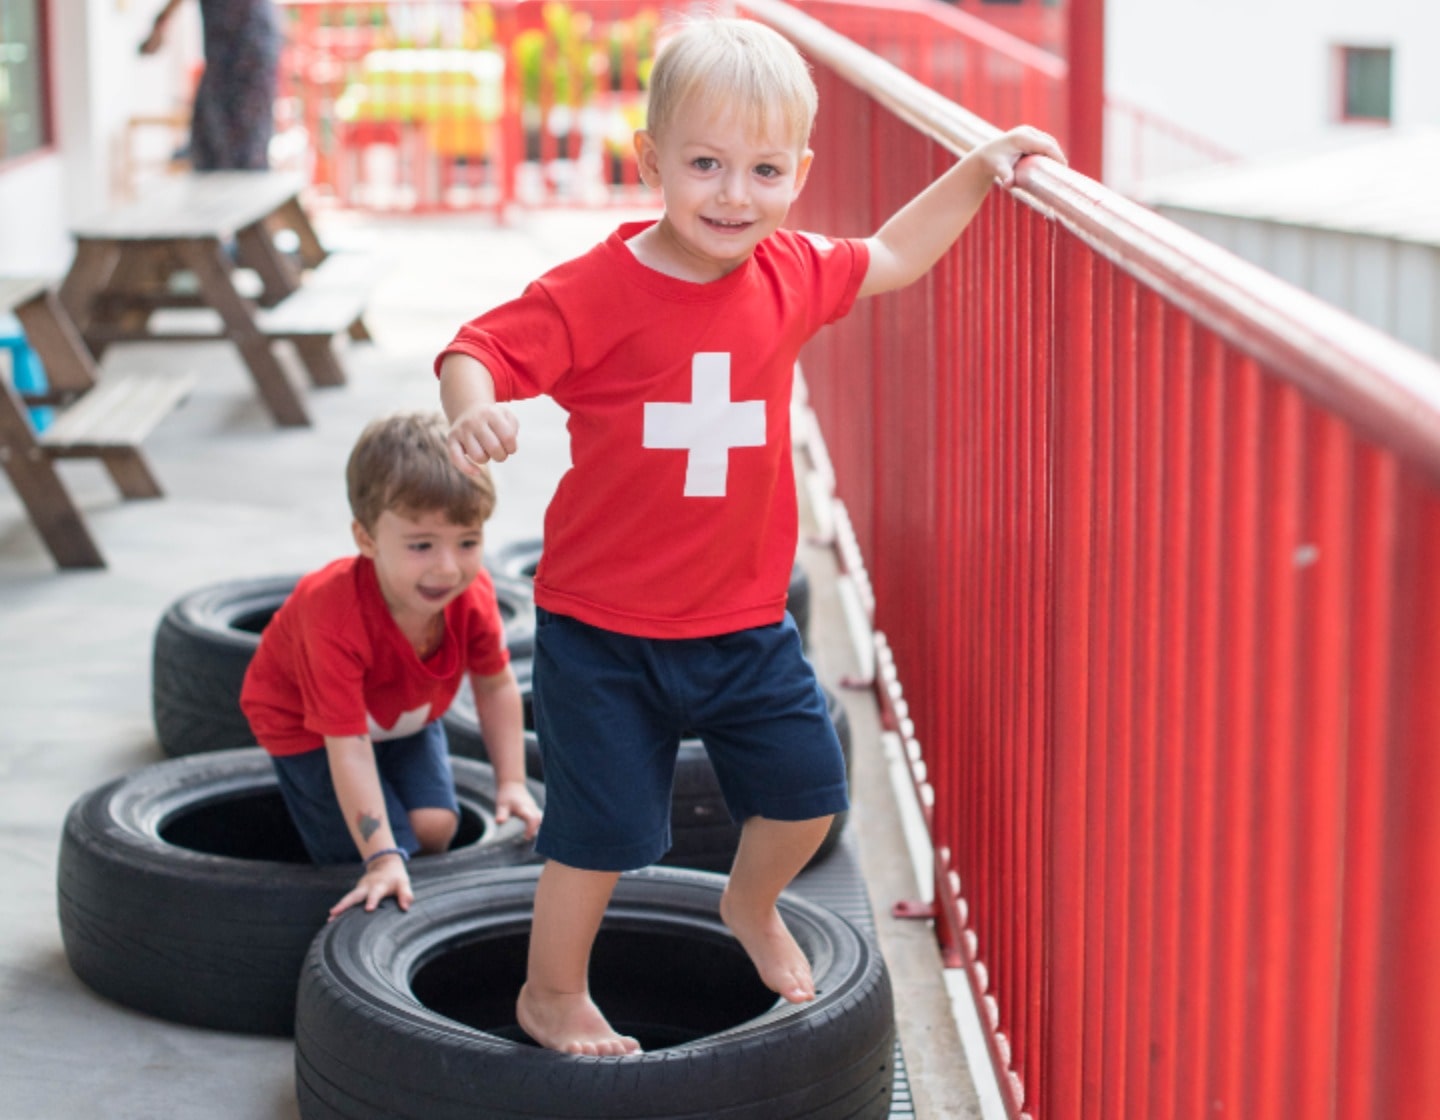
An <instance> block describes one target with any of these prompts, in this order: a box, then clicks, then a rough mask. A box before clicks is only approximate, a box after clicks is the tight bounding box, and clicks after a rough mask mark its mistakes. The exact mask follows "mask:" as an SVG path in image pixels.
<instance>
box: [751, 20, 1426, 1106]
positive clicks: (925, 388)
mask: <svg viewBox="0 0 1440 1120" xmlns="http://www.w3.org/2000/svg"><path fill="white" fill-rule="evenodd" d="M825 6H826V7H827V8H828V7H829V5H825ZM809 7H810V8H811V10H815V7H817V5H809ZM747 8H749V9H750V10H751V11H752V12H754V13H755V14H756V15H758V16H759V17H760V18H764V19H766V20H768V21H770V22H772V23H774V24H775V25H776V26H777V27H779V28H780V29H781V30H782V31H784V32H785V33H786V34H787V35H789V36H791V37H792V38H793V39H795V40H796V41H797V42H798V43H799V44H800V45H801V46H802V48H803V49H804V51H805V52H806V54H807V55H808V57H810V58H811V59H812V60H813V61H814V62H815V63H816V65H817V68H818V75H817V77H818V80H819V82H820V84H821V106H822V109H821V113H820V118H819V123H818V126H817V129H818V130H817V135H816V138H815V148H816V151H817V158H816V166H815V170H814V173H813V174H812V175H811V178H810V181H809V184H808V185H807V188H806V192H805V195H804V196H803V198H802V200H801V203H800V207H799V210H798V211H797V213H796V215H795V217H796V219H797V221H798V222H799V223H800V224H801V225H804V226H809V227H811V228H816V229H823V230H825V231H826V232H829V233H837V234H851V235H865V234H868V233H870V232H872V231H873V230H874V229H876V228H877V227H878V226H879V224H880V223H881V221H882V220H883V219H884V218H885V217H886V216H888V214H889V213H890V212H891V211H892V210H893V209H894V208H895V207H896V206H897V205H899V204H900V203H902V202H903V201H905V200H906V199H907V198H909V197H910V196H911V195H912V194H914V193H915V192H916V191H917V190H918V189H920V188H921V187H922V186H923V185H924V184H926V183H928V182H929V181H930V180H931V178H933V176H934V175H936V174H937V173H938V172H939V171H940V170H941V169H943V168H944V167H945V166H948V165H949V164H950V163H951V162H952V161H953V158H954V155H955V154H956V153H958V152H962V151H964V150H967V149H968V148H969V147H970V146H972V145H973V144H975V143H977V142H979V141H980V140H982V139H983V138H985V137H986V136H988V135H992V134H993V129H992V128H991V126H989V125H987V124H985V123H984V122H983V121H981V120H978V119H976V118H975V117H973V116H971V115H970V114H968V113H966V112H964V111H962V110H960V109H958V108H957V107H956V106H955V105H953V104H951V103H949V102H948V101H946V100H945V99H943V98H941V97H940V96H938V95H937V94H935V93H933V92H932V91H930V90H928V89H925V88H923V87H921V86H920V85H918V84H917V83H915V82H914V81H912V80H910V79H909V78H907V77H906V76H905V75H904V74H902V73H900V72H898V71H897V70H895V69H893V68H891V67H890V66H887V65H886V64H884V63H882V62H880V61H878V60H877V59H875V58H873V57H872V56H870V55H868V54H867V53H865V52H864V51H861V50H859V49H857V48H855V47H853V46H852V45H850V44H848V43H846V42H845V41H844V40H842V39H839V38H837V37H836V36H834V35H833V34H831V33H829V32H827V31H826V30H825V29H824V28H823V27H821V26H819V25H818V24H817V23H815V22H814V21H813V20H810V19H807V18H805V17H804V16H800V15H797V14H795V13H794V11H793V10H792V9H788V8H786V7H784V6H783V5H780V4H777V3H774V2H772V0H751V2H750V3H749V4H748V5H747ZM827 19H828V16H827ZM882 33H883V29H877V30H876V34H877V35H879V34H882ZM881 53H888V52H886V51H882V52H881ZM1015 120H1016V118H1015V117H1014V116H1013V115H1006V116H1005V117H1004V118H1002V120H1001V123H1004V124H1007V125H1008V124H1011V123H1014V122H1015ZM1019 184H1020V186H1019V189H1017V190H1015V191H1013V192H1009V193H1001V192H995V193H994V194H993V195H992V197H991V198H990V199H989V200H987V202H986V204H985V207H984V208H983V209H982V211H981V213H980V215H979V216H978V217H977V219H976V221H975V223H974V225H973V226H972V227H971V229H970V230H969V231H967V233H966V235H965V237H964V238H963V239H962V241H961V243H960V244H959V246H958V247H957V248H956V249H955V250H954V251H952V252H951V253H949V254H948V255H947V256H946V257H945V259H944V260H943V261H942V262H941V264H940V265H939V266H938V267H937V268H936V269H935V270H934V271H933V272H932V274H931V275H930V276H928V277H927V278H926V279H925V280H923V281H921V282H919V283H917V284H915V285H913V286H912V287H911V288H909V289H907V290H905V291H903V292H899V293H894V294H892V295H890V296H886V297H884V298H882V299H878V300H875V301H871V302H870V303H869V304H867V305H863V306H862V307H861V308H858V309H857V310H856V311H855V312H854V313H853V314H852V315H850V316H849V317H848V318H847V319H846V320H845V321H843V322H842V323H840V324H838V325H837V326H836V327H834V328H832V329H831V330H829V331H828V332H826V333H824V334H822V335H821V336H820V337H819V338H817V340H816V341H815V343H814V344H812V346H811V347H810V349H809V350H808V351H807V353H806V355H805V358H804V363H805V370H806V380H807V384H808V386H809V391H810V400H811V404H812V405H813V408H814V412H815V415H816V417H817V418H818V422H819V425H820V427H821V428H822V429H823V432H824V437H825V440H826V443H827V444H828V448H829V456H828V457H829V459H830V460H831V461H832V462H833V464H834V467H833V469H834V474H835V476H836V479H837V483H836V486H837V489H836V493H837V494H838V498H837V500H836V510H835V512H836V517H835V521H836V523H837V524H839V525H841V526H842V527H843V526H846V525H853V531H854V534H855V539H854V540H853V541H851V542H849V543H848V544H847V542H846V541H845V539H844V538H843V536H842V538H841V540H840V541H839V542H837V543H838V544H840V545H841V548H840V554H841V557H842V560H844V559H847V558H848V560H849V562H850V563H852V564H853V563H854V562H855V561H854V558H855V557H856V556H857V555H858V556H861V557H863V560H864V563H865V564H866V565H867V566H868V572H867V573H864V575H865V576H866V577H867V579H868V583H869V584H870V585H871V586H873V589H874V590H873V595H874V602H873V623H874V626H875V633H874V644H875V653H876V662H877V665H878V670H877V680H876V683H877V691H878V695H879V697H880V700H881V704H882V708H883V710H884V712H885V715H886V720H887V723H888V724H889V726H890V727H891V728H892V729H893V730H894V731H896V732H897V733H898V734H899V735H900V736H901V737H902V739H903V740H904V744H905V748H906V749H905V752H904V753H905V755H906V757H907V758H908V759H909V760H910V764H911V768H912V775H913V777H914V780H915V784H916V787H917V792H918V794H919V798H918V800H919V804H920V805H921V806H922V809H923V811H924V812H925V814H926V818H927V821H928V825H929V829H930V833H931V839H932V841H933V844H934V848H935V856H936V860H935V867H936V872H935V883H934V890H935V914H934V916H935V919H936V926H937V932H938V934H939V937H940V940H941V943H942V948H943V949H944V950H945V951H946V953H947V956H948V957H949V959H950V960H951V961H952V962H953V963H955V964H958V965H961V966H963V967H964V968H965V969H966V971H967V973H968V975H969V978H970V981H971V984H972V987H973V988H974V990H975V992H976V994H977V997H978V998H977V1002H978V1003H979V1004H980V1006H981V1007H982V1008H983V1009H984V1012H985V1016H984V1017H985V1018H986V1020H987V1022H986V1026H987V1028H988V1032H989V1040H990V1044H991V1050H992V1055H993V1057H994V1060H995V1064H996V1066H997V1068H998V1069H999V1070H1000V1071H1002V1074H1003V1076H1002V1079H1001V1080H1002V1087H1003V1091H1004V1093H1005V1095H1006V1103H1007V1107H1008V1109H1009V1111H1010V1112H1011V1114H1012V1115H1015V1116H1019V1115H1028V1116H1031V1117H1034V1118H1036V1120H1074V1118H1091V1117H1093V1118H1097V1120H1112V1118H1115V1117H1127V1118H1128V1117H1145V1118H1146V1120H1165V1118H1187V1120H1189V1118H1196V1120H1198V1118H1200V1117H1214V1116H1239V1117H1244V1118H1246V1120H1272V1118H1273V1120H1280V1118H1282V1117H1284V1118H1286V1120H1290V1118H1294V1117H1304V1118H1306V1120H1309V1118H1311V1117H1326V1118H1327V1120H1331V1118H1333V1120H1373V1118H1375V1117H1399V1116H1407V1117H1408V1116H1415V1117H1420V1116H1436V1115H1440V1044H1437V1039H1440V812H1437V811H1436V809H1435V806H1436V804H1440V687H1437V682H1436V681H1435V679H1434V678H1435V673H1436V666H1440V579H1437V578H1436V573H1437V572H1440V367H1437V366H1436V365H1435V364H1434V363H1432V362H1430V361H1428V360H1427V359H1425V358H1423V357H1421V356H1420V355H1419V354H1417V353H1416V352H1414V351H1411V350H1409V349H1407V348H1404V347H1402V346H1400V345H1399V344H1398V343H1395V342H1393V341H1391V340H1389V339H1387V338H1385V337H1383V336H1381V335H1379V334H1377V333H1375V332H1373V331H1371V330H1369V329H1368V328H1365V327H1363V326H1361V325H1360V324H1358V323H1356V322H1354V321H1353V320H1350V319H1348V318H1346V317H1344V316H1343V315H1341V314H1340V313H1339V312H1337V311H1335V310H1333V309H1330V308H1328V307H1326V306H1324V305H1322V304H1320V303H1318V302H1317V301H1315V300H1313V299H1312V298H1310V297H1309V296H1306V295H1304V294H1303V293H1300V292H1298V291H1296V290H1294V289H1292V288H1289V287H1288V286H1286V285H1284V284H1282V283H1281V282H1279V281H1277V280H1275V279H1273V278H1271V277H1269V276H1267V275H1266V274H1263V273H1261V272H1259V271H1257V270H1255V269H1253V268H1251V267H1249V266H1247V265H1245V264H1243V263H1241V262H1240V261H1238V260H1236V259H1235V258H1233V257H1231V256H1229V255H1228V254H1226V253H1224V252H1222V251H1221V250H1219V249H1217V248H1215V247H1213V246H1211V245H1209V244H1207V243H1206V242H1204V241H1201V240H1200V239H1198V238H1196V237H1194V236H1192V235H1189V234H1187V233H1185V232H1184V231H1182V230H1180V229H1179V228H1177V227H1175V226H1174V225H1172V224H1170V223H1168V222H1166V221H1164V220H1163V219H1160V218H1158V217H1157V216H1155V215H1153V214H1151V213H1149V212H1147V211H1145V210H1143V209H1141V208H1139V207H1136V206H1134V205H1131V204H1129V203H1127V202H1126V201H1125V200H1123V199H1121V198H1120V197H1118V196H1117V195H1115V194H1113V193H1111V192H1109V191H1107V190H1106V189H1104V188H1103V187H1100V186H1099V185H1097V184H1095V183H1093V182H1090V181H1089V180H1086V179H1083V178H1082V177H1080V176H1078V175H1076V174H1074V173H1071V172H1069V171H1067V170H1066V169H1063V168H1059V167H1056V166H1055V165H1053V164H1049V163H1048V162H1045V161H1038V160H1032V161H1027V163H1026V164H1025V165H1024V166H1023V167H1022V168H1021V171H1020V176H1019ZM901 681H903V692H902V690H901V685H900V682H901Z"/></svg>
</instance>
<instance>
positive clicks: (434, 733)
mask: <svg viewBox="0 0 1440 1120" xmlns="http://www.w3.org/2000/svg"><path fill="white" fill-rule="evenodd" d="M374 746H375V768H376V770H378V771H379V773H380V789H381V791H382V792H383V793H384V795H385V815H386V817H388V818H389V821H390V831H391V832H392V833H393V834H394V836H395V843H396V845H397V846H399V847H401V848H404V849H405V850H406V851H407V852H409V853H410V854H411V855H412V856H413V855H414V854H415V853H416V852H418V851H419V850H420V841H419V840H417V839H416V838H415V832H414V830H413V829H412V828H411V827H410V810H411V809H449V810H450V811H451V812H452V813H457V814H458V813H459V812H460V803H459V802H458V801H457V800H456V799H455V775H454V774H453V773H452V772H451V770H450V744H449V742H448V741H447V740H446V738H445V727H444V725H443V724H442V723H441V722H440V721H439V720H436V721H435V722H433V723H429V724H426V725H425V727H423V728H421V729H420V730H419V731H417V732H416V733H415V734H414V735H408V736H406V737H405V738H403V739H387V740H385V741H384V742H380V743H376V744H375V745H374ZM270 761H271V762H272V763H274V765H275V774H276V776H277V777H278V778H279V779H280V795H281V796H282V797H283V798H284V799H285V806H286V808H288V809H289V810H290V819H291V820H292V821H294V822H295V827H296V828H297V829H298V830H299V832H300V839H301V840H303V841H305V850H306V851H307V852H309V853H310V858H311V859H313V860H314V861H315V862H316V863H355V862H357V861H358V860H359V859H360V850H359V849H358V848H356V847H355V841H354V840H352V839H351V838H350V828H349V826H348V825H347V824H346V823H345V816H344V814H343V813H342V812H341V811H340V801H339V799H338V798H337V797H336V796H335V783H334V781H332V780H331V778H330V756H329V755H328V754H327V753H326V751H325V748H324V747H321V748H320V749H319V750H313V751H306V752H305V753H304V754H288V755H271V757H270Z"/></svg>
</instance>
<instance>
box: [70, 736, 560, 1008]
mask: <svg viewBox="0 0 1440 1120" xmlns="http://www.w3.org/2000/svg"><path fill="white" fill-rule="evenodd" d="M454 770H455V785H456V793H457V794H458V796H459V800H460V806H461V831H460V833H459V835H458V836H457V839H456V845H455V846H454V847H452V849H451V850H450V851H448V852H444V853H441V854H439V855H434V856H426V857H423V858H417V859H415V860H413V861H412V862H411V864H410V875H411V880H412V882H413V883H414V885H415V887H416V889H417V891H424V890H426V889H428V887H429V885H430V884H431V883H432V882H433V881H434V880H436V879H437V878H441V877H444V876H446V875H450V874H455V873H459V872H474V871H477V870H481V869H486V868H498V867H512V866H516V865H520V864H524V863H533V862H535V860H536V858H537V857H536V856H535V855H534V854H533V847H532V845H531V842H530V841H529V840H527V839H526V838H525V834H524V829H523V826H522V825H521V824H520V823H519V822H518V821H507V822H506V823H505V824H503V825H498V826H497V825H496V824H495V820H494V810H495V800H494V790H495V776H494V772H493V771H492V770H491V768H490V767H489V766H486V765H485V764H483V763H479V762H475V761H473V760H470V759H456V760H454ZM531 792H532V794H533V795H534V796H535V797H536V799H537V800H538V801H540V802H541V804H543V803H544V801H543V799H544V789H543V787H541V786H540V785H539V784H538V783H532V786H531ZM357 868H358V865H357V864H348V865H343V866H333V867H317V866H315V865H313V864H311V863H309V862H308V860H307V859H306V857H305V854H304V849H303V846H302V845H301V843H300V837H299V834H298V833H296V832H295V827H294V825H293V824H291V823H290V818H289V816H288V814H287V813H286V810H285V807H284V802H283V800H282V799H281V797H280V789H279V785H278V784H277V782H276V779H275V771H274V767H273V766H272V765H271V764H270V759H269V756H268V755H266V753H265V752H264V751H263V750H261V749H260V748H259V747H250V748H242V749H237V750H228V751H212V752H207V753H205V754H200V755H195V756H193V757H190V758H183V759H169V760H166V761H163V762H158V763H155V764H153V765H150V766H146V767H142V768H140V769H139V770H136V771H134V772H132V773H131V774H129V775H127V776H125V777H123V778H120V779H118V780H116V781H113V782H109V783H107V784H106V785H103V786H100V787H99V788H97V789H94V790H92V791H90V792H89V793H86V794H84V795H83V796H81V797H80V798H79V799H78V800H77V801H76V802H75V804H74V805H73V806H72V807H71V809H70V812H69V814H68V815H67V816H66V818H65V826H64V829H63V832H62V834H61V841H60V858H59V872H58V882H57V894H58V899H59V912H60V933H61V939H62V941H63V942H64V946H65V955H66V957H67V958H68V959H69V962H70V967H71V968H72V969H73V970H74V972H75V974H76V975H77V976H78V977H79V978H80V979H81V980H82V981H84V982H85V983H86V984H87V985H89V986H90V987H91V988H93V989H94V990H95V991H96V992H98V993H100V994H101V995H103V996H106V997H108V998H110V999H113V1000H114V1001H115V1002H116V1003H120V1004H123V1005H125V1006H126V1007H132V1008H135V1009H136V1010H139V1011H144V1012H148V1013H149V1014H151V1015H156V1016H158V1017H160V1018H162V1019H168V1020H171V1021H173V1022H177V1023H188V1024H191V1025H193V1026H198V1027H210V1028H213V1029H216V1030H225V1031H240V1032H245V1033H249V1034H267V1035H280V1036H286V1035H289V1034H290V1033H291V1031H292V1030H293V1027H294V1018H295V986H296V981H297V979H298V977H299V975H300V967H301V964H302V962H303V961H304V958H305V952H306V950H307V948H308V947H309V945H310V941H311V939H312V938H313V937H314V936H315V934H316V932H317V931H318V930H319V929H321V928H322V927H323V926H324V925H325V923H326V919H327V917H328V914H329V909H330V907H331V906H332V905H334V904H335V902H336V901H338V900H339V899H340V897H341V896H342V895H343V894H344V893H345V892H346V891H347V890H349V888H350V887H352V886H354V884H355V880H356V878H357V877H358V876H357Z"/></svg>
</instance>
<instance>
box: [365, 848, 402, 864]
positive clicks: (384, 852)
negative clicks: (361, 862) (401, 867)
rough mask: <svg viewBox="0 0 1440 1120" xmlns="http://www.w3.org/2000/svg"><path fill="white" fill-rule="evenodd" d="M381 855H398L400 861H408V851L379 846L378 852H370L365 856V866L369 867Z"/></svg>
mask: <svg viewBox="0 0 1440 1120" xmlns="http://www.w3.org/2000/svg"><path fill="white" fill-rule="evenodd" d="M381 856H399V857H400V859H401V861H402V862H404V863H409V862H410V853H409V852H407V851H406V850H405V849H404V848H381V849H380V850H379V851H378V852H371V853H370V854H369V855H368V856H366V857H365V866H366V867H369V866H370V865H371V864H372V863H374V862H375V861H376V860H377V859H379V858H380V857H381Z"/></svg>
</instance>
